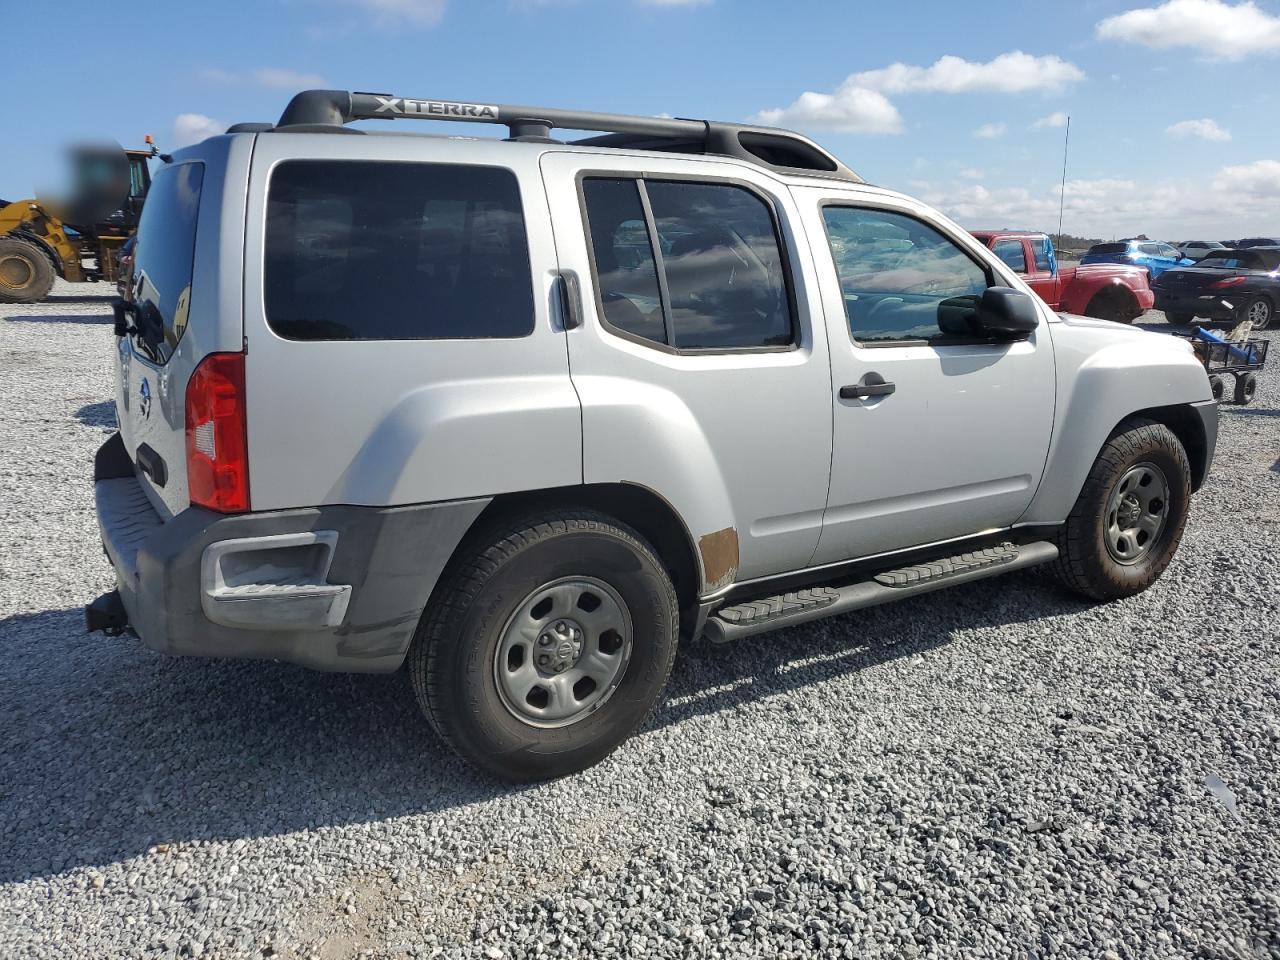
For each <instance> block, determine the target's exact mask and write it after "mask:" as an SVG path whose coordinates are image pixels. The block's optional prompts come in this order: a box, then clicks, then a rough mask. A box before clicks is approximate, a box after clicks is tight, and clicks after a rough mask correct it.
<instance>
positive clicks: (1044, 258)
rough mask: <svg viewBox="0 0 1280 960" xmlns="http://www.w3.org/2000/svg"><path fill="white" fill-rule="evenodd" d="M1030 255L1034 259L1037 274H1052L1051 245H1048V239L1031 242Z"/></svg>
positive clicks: (1038, 238)
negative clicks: (1045, 272)
mask: <svg viewBox="0 0 1280 960" xmlns="http://www.w3.org/2000/svg"><path fill="white" fill-rule="evenodd" d="M1031 255H1032V256H1033V257H1035V259H1036V270H1037V271H1039V272H1042V273H1043V272H1044V271H1046V270H1047V271H1049V272H1050V273H1052V272H1053V270H1054V269H1055V264H1054V260H1053V245H1052V244H1050V243H1049V238H1048V237H1037V238H1035V239H1034V240H1032V241H1031Z"/></svg>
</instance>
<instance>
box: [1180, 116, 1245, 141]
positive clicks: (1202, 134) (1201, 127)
mask: <svg viewBox="0 0 1280 960" xmlns="http://www.w3.org/2000/svg"><path fill="white" fill-rule="evenodd" d="M1164 132H1165V133H1167V134H1169V136H1171V137H1199V138H1200V139H1201V140H1217V141H1218V142H1220V143H1225V142H1226V141H1227V140H1230V139H1231V131H1229V130H1224V129H1222V127H1220V126H1218V124H1217V122H1216V121H1214V120H1210V119H1209V118H1208V117H1205V118H1204V119H1203V120H1183V121H1181V122H1179V123H1175V124H1173V125H1172V126H1170V127H1166V128H1165V131H1164Z"/></svg>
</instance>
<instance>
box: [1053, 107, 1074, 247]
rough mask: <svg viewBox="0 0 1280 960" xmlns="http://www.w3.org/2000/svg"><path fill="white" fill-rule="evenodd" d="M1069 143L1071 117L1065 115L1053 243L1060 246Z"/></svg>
mask: <svg viewBox="0 0 1280 960" xmlns="http://www.w3.org/2000/svg"><path fill="white" fill-rule="evenodd" d="M1070 143H1071V117H1067V131H1066V133H1064V134H1063V136H1062V189H1061V191H1059V193H1058V242H1057V243H1056V244H1055V245H1054V246H1055V247H1057V248H1059V249H1060V248H1061V247H1062V205H1063V203H1065V202H1066V199H1067V145H1068V144H1070Z"/></svg>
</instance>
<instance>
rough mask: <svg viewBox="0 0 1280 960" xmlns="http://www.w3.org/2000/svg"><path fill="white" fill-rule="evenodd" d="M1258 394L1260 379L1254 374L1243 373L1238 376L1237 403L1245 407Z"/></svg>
mask: <svg viewBox="0 0 1280 960" xmlns="http://www.w3.org/2000/svg"><path fill="white" fill-rule="evenodd" d="M1257 392H1258V378H1257V377H1256V376H1254V375H1253V374H1252V373H1241V374H1239V375H1237V376H1236V391H1235V398H1234V399H1235V402H1236V403H1238V404H1240V406H1242V407H1243V406H1244V405H1245V404H1246V403H1248V402H1249V401H1250V400H1252V399H1253V395H1254V394H1255V393H1257Z"/></svg>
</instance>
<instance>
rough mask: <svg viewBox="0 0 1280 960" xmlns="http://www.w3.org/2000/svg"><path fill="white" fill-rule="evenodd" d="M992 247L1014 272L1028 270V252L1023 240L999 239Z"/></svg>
mask: <svg viewBox="0 0 1280 960" xmlns="http://www.w3.org/2000/svg"><path fill="white" fill-rule="evenodd" d="M991 249H992V251H993V252H994V253H995V255H996V256H997V257H999V258H1000V259H1001V260H1003V261H1004V262H1005V263H1006V264H1008V266H1009V268H1010V269H1011V270H1013V272H1014V273H1026V272H1027V254H1026V251H1024V250H1023V249H1022V241H1021V240H997V241H996V245H995V246H994V247H992V248H991Z"/></svg>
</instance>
